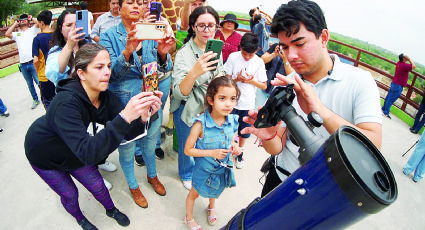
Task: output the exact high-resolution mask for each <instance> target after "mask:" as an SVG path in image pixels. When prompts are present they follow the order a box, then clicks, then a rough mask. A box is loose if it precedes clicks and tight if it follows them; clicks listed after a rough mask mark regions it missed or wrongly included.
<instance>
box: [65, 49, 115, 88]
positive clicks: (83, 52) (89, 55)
mask: <svg viewBox="0 0 425 230" xmlns="http://www.w3.org/2000/svg"><path fill="white" fill-rule="evenodd" d="M102 50H105V51H106V52H108V50H107V49H106V48H105V47H104V46H102V45H99V44H97V43H88V44H85V45H83V46H82V47H81V48H80V49H79V50H78V51H77V54H76V55H75V70H74V72H73V73H72V75H71V76H70V78H72V79H77V80H79V79H80V78H79V77H78V75H77V70H79V69H81V70H83V71H87V66H88V65H89V64H90V63H91V62H92V61H93V59H94V58H95V57H96V56H97V55H98V54H99V52H100V51H102Z"/></svg>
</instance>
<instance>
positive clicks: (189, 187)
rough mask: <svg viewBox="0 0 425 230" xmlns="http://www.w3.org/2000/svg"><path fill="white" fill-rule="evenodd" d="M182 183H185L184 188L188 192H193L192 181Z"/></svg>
mask: <svg viewBox="0 0 425 230" xmlns="http://www.w3.org/2000/svg"><path fill="white" fill-rule="evenodd" d="M182 182H183V186H184V187H185V188H186V189H187V190H191V189H192V181H191V180H187V181H182Z"/></svg>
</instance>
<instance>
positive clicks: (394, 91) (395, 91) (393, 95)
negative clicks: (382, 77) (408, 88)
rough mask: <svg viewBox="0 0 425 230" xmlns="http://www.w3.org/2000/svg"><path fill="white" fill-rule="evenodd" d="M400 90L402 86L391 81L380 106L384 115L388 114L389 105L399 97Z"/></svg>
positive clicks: (401, 90)
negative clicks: (382, 104)
mask: <svg viewBox="0 0 425 230" xmlns="http://www.w3.org/2000/svg"><path fill="white" fill-rule="evenodd" d="M401 92H403V86H401V85H398V84H395V83H393V82H391V87H390V89H389V90H388V94H387V96H386V97H385V102H384V106H382V111H383V112H384V114H385V115H388V114H390V108H391V105H392V104H393V103H394V102H395V101H396V100H397V99H398V98H399V97H400V95H401Z"/></svg>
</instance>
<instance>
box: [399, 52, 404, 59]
mask: <svg viewBox="0 0 425 230" xmlns="http://www.w3.org/2000/svg"><path fill="white" fill-rule="evenodd" d="M398 60H399V61H404V54H402V53H401V54H400V55H398Z"/></svg>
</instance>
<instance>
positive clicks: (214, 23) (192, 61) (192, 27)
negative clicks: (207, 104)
mask: <svg viewBox="0 0 425 230" xmlns="http://www.w3.org/2000/svg"><path fill="white" fill-rule="evenodd" d="M219 22H220V21H219V17H218V14H217V12H216V11H215V10H214V9H213V8H212V7H210V6H201V7H198V8H196V9H195V10H194V11H193V12H192V13H191V14H190V16H189V30H188V35H187V37H186V39H185V44H184V46H183V47H182V48H181V49H180V50H179V51H178V52H177V55H176V59H175V62H174V69H173V73H172V90H173V97H172V100H171V107H170V112H172V113H173V120H174V125H175V126H176V131H177V140H178V143H179V149H178V154H179V161H178V164H179V176H180V179H181V180H182V182H183V186H184V187H185V188H186V189H188V190H190V189H191V188H192V170H193V166H194V164H195V162H194V160H193V157H189V156H186V155H185V154H184V146H185V143H186V139H187V137H188V136H189V133H190V129H191V127H192V125H193V121H192V118H193V117H195V116H196V115H197V114H199V113H200V112H201V111H203V109H204V106H203V105H204V97H205V95H206V90H207V87H208V84H209V83H210V82H211V80H212V79H213V78H214V77H215V76H217V75H219V74H222V73H221V72H222V71H223V59H222V57H221V56H220V59H217V60H215V61H210V60H211V59H212V58H214V57H216V56H217V54H215V53H213V52H212V51H209V52H206V53H204V51H205V48H206V45H207V41H208V39H213V38H214V34H215V32H216V30H217V27H218V24H219ZM217 63H218V65H217V67H216V66H212V65H214V64H217Z"/></svg>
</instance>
